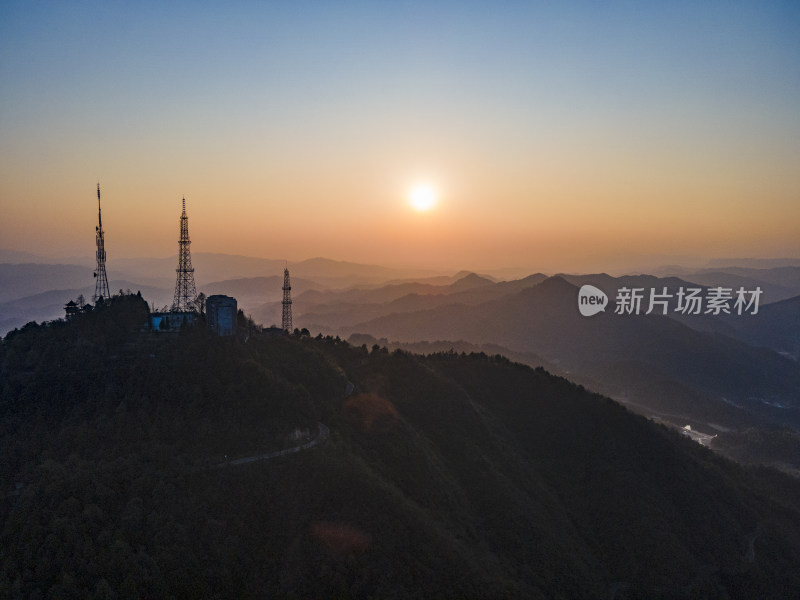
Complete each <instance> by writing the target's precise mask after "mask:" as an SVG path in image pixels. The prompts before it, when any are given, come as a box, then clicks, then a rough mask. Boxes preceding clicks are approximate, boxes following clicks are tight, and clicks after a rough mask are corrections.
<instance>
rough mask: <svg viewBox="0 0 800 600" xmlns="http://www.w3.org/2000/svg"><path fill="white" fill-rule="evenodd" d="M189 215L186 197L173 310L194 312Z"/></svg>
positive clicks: (194, 293) (195, 289)
mask: <svg viewBox="0 0 800 600" xmlns="http://www.w3.org/2000/svg"><path fill="white" fill-rule="evenodd" d="M191 243H192V242H191V241H190V240H189V217H187V216H186V198H184V199H183V212H182V213H181V239H180V240H178V268H177V269H175V271H176V272H177V274H178V278H177V280H176V282H175V297H174V298H173V300H172V312H194V311H195V300H196V299H197V288H196V287H195V285H194V268H193V267H192V255H191V253H190V252H189V245H190V244H191Z"/></svg>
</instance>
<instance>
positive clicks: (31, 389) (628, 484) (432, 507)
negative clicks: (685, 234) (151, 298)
mask: <svg viewBox="0 0 800 600" xmlns="http://www.w3.org/2000/svg"><path fill="white" fill-rule="evenodd" d="M144 314H146V304H145V303H144V301H143V300H141V298H138V297H136V296H124V297H117V298H115V299H114V301H113V302H111V303H109V304H108V305H107V306H105V307H103V308H102V309H101V310H97V309H96V310H95V311H93V312H92V313H91V314H89V315H81V319H77V320H74V321H73V322H71V323H63V322H59V323H52V324H46V325H39V326H35V325H30V326H27V327H25V328H23V329H22V330H20V331H16V332H14V333H12V334H10V335H9V336H7V337H6V339H4V340H3V343H2V344H1V345H0V352H1V353H2V354H0V375H1V377H0V382H2V383H1V384H0V385H1V386H2V387H0V423H1V424H2V425H1V427H2V429H0V444H1V445H0V449H2V455H3V457H4V461H3V462H2V471H1V472H0V485H2V488H1V489H2V490H3V496H4V500H3V502H2V504H0V506H2V513H0V518H1V519H2V538H1V539H0V595H3V596H6V597H15V595H16V596H20V597H29V596H36V595H39V596H42V597H47V596H50V597H73V596H76V595H77V596H84V597H90V598H106V597H114V594H116V595H117V597H130V598H137V597H163V598H188V597H195V598H196V597H208V598H247V597H251V598H258V597H265V596H281V597H298V598H300V597H356V598H367V597H388V596H391V597H396V598H403V597H420V596H424V597H453V598H456V597H458V598H464V597H474V598H476V597H496V598H501V597H527V598H552V597H584V598H592V597H595V598H608V597H609V596H611V597H615V598H628V597H639V596H641V595H648V596H652V595H659V596H663V597H675V598H681V597H687V598H688V597H697V596H699V595H708V596H711V597H724V596H727V597H732V598H735V597H742V598H745V597H778V596H782V597H785V596H787V595H791V594H792V593H797V591H798V590H800V577H798V573H800V511H798V509H797V506H798V505H800V504H799V503H798V501H800V485H798V482H797V481H795V480H792V479H790V478H788V477H786V476H783V475H782V474H780V473H778V472H776V471H772V470H768V469H758V470H754V469H745V468H743V467H740V466H738V465H736V464H734V463H732V462H729V461H727V460H726V459H723V458H721V457H718V456H716V455H714V454H713V453H712V452H710V451H709V450H708V449H705V448H703V447H701V446H699V445H698V444H696V443H694V442H691V441H689V440H687V439H685V438H683V437H681V436H679V435H678V434H677V433H675V432H673V431H672V430H669V429H666V428H665V427H662V426H659V425H656V424H654V423H652V422H650V421H647V420H646V419H644V418H643V417H640V416H636V415H634V414H632V413H630V412H628V411H627V410H626V409H625V408H623V407H622V406H620V405H619V404H617V403H615V402H613V401H611V400H609V399H607V398H604V397H602V396H599V395H597V394H592V393H590V392H588V391H586V390H585V389H583V388H582V387H580V386H577V385H575V384H572V383H570V382H569V381H567V380H565V379H562V378H559V377H555V376H552V375H550V374H549V373H547V372H546V371H544V370H543V369H532V368H530V367H527V366H523V365H519V364H516V363H512V362H510V361H508V360H507V359H504V358H502V357H500V356H494V357H491V356H487V355H485V354H470V355H467V354H457V353H454V352H452V353H438V354H432V355H429V356H427V357H423V356H417V355H411V354H408V353H406V352H394V353H389V352H387V351H386V350H384V349H382V348H380V347H378V346H374V347H373V348H367V347H366V346H362V347H354V346H350V345H348V344H346V343H344V342H342V341H341V340H339V339H338V338H330V337H327V338H323V337H322V336H318V337H317V338H311V337H308V336H302V335H297V336H283V337H277V338H275V337H261V336H258V335H251V336H250V337H249V338H247V341H246V342H245V341H244V340H245V338H235V337H234V338H219V337H214V336H211V335H210V334H209V333H208V332H207V331H206V330H204V329H202V328H193V329H186V330H184V331H182V332H181V333H176V334H150V333H143V332H141V331H139V327H138V321H139V320H140V319H141V318H142V316H143V315H144ZM323 427H324V428H325V429H326V430H328V431H329V437H327V436H326V439H322V441H321V443H318V444H317V445H313V444H310V440H311V441H314V440H316V441H320V440H321V438H320V434H321V433H322V432H323ZM304 445H307V448H308V449H300V450H299V451H297V452H294V453H291V454H286V455H285V456H276V457H273V458H269V459H262V460H254V461H253V462H250V463H247V464H237V463H236V462H235V461H236V460H237V459H239V458H244V457H249V456H254V457H258V456H264V455H266V454H273V455H274V454H275V453H276V452H277V451H280V450H281V449H283V448H295V447H297V448H300V447H301V446H304Z"/></svg>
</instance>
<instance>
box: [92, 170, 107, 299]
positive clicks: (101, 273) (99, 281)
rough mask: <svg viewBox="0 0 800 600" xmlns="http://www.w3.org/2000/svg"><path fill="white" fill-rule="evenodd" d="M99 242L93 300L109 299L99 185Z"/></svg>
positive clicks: (97, 235) (97, 233)
mask: <svg viewBox="0 0 800 600" xmlns="http://www.w3.org/2000/svg"><path fill="white" fill-rule="evenodd" d="M95 232H96V236H95V237H96V238H97V239H96V241H97V268H96V269H95V271H94V277H95V281H94V296H92V300H93V301H94V302H97V301H98V300H100V299H108V298H110V297H111V293H110V292H109V291H108V275H106V245H105V239H104V237H103V215H102V214H101V213H100V184H99V183H98V184H97V227H95Z"/></svg>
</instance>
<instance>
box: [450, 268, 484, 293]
mask: <svg viewBox="0 0 800 600" xmlns="http://www.w3.org/2000/svg"><path fill="white" fill-rule="evenodd" d="M462 273H463V271H462ZM460 274H461V273H459V275H460ZM457 277H458V275H457ZM492 284H494V281H492V280H491V279H488V278H486V277H484V276H482V275H478V274H477V273H469V272H468V273H467V274H466V275H464V276H462V277H460V278H458V279H457V280H456V281H455V282H454V283H453V284H452V285H451V286H450V287H451V288H452V289H454V290H468V289H472V288H476V287H480V286H484V285H492Z"/></svg>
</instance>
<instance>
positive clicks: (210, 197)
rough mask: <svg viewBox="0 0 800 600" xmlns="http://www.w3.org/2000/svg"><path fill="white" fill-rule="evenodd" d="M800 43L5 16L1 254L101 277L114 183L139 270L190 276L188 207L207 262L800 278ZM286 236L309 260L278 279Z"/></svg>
mask: <svg viewBox="0 0 800 600" xmlns="http://www.w3.org/2000/svg"><path fill="white" fill-rule="evenodd" d="M798 31H800V4H798V3H796V2H786V3H777V2H766V3H754V2H741V3H739V2H700V3H688V2H686V3H684V2H675V3H640V2H626V3H616V2H611V3H595V2H577V3H534V2H525V3H498V4H494V3H477V2H459V3H447V2H442V3H427V2H426V3H421V2H420V3H417V2H398V3H359V2H352V3H350V2H337V3H325V2H318V3H302V6H299V7H298V6H296V5H295V3H262V2H238V3H237V2H234V3H230V4H221V3H183V2H169V3H147V2H142V3H122V2H74V3H63V2H34V3H28V2H25V3H23V2H4V3H2V4H0V80H2V81H3V82H4V84H3V85H2V86H1V87H0V164H1V165H2V166H0V176H2V177H0V202H2V203H3V205H4V208H5V209H6V210H5V211H4V212H6V214H7V219H6V220H5V221H6V223H5V225H0V237H2V238H3V240H5V241H4V242H3V244H0V245H6V246H9V247H14V248H16V249H30V248H27V247H23V246H26V245H28V244H29V243H31V242H33V243H36V244H39V243H43V244H44V245H45V247H47V248H49V249H50V250H51V251H52V252H62V253H78V252H80V249H81V248H82V247H84V246H85V245H86V244H85V241H86V240H85V239H83V236H82V235H78V234H77V231H78V229H77V228H79V227H82V226H83V225H81V224H80V223H81V221H80V219H79V218H78V217H77V215H76V214H75V211H74V207H75V206H76V205H78V204H80V203H81V202H84V200H88V201H90V200H91V195H92V194H91V191H92V188H93V186H94V183H95V182H96V180H97V179H100V180H101V182H102V184H103V185H104V186H106V187H105V188H104V189H107V190H108V196H109V211H110V215H109V216H110V217H111V215H112V214H113V216H114V218H116V219H117V221H118V222H120V223H124V224H125V227H123V228H121V229H120V230H119V231H118V232H117V234H118V235H117V238H116V242H117V251H118V252H121V253H123V254H126V255H132V254H136V253H140V254H144V253H147V252H144V248H143V246H144V244H143V242H142V240H143V239H144V240H146V242H147V244H148V246H147V250H148V252H149V253H150V254H155V255H160V254H165V253H168V252H171V251H172V248H171V247H172V245H173V244H174V240H173V239H172V238H173V237H174V234H169V232H170V231H171V230H172V229H174V223H172V221H171V220H170V219H171V218H172V216H173V215H172V214H171V212H169V211H168V208H169V207H171V206H172V203H174V202H176V197H177V201H179V200H180V196H181V195H184V194H185V195H186V196H187V199H189V201H190V207H192V208H193V209H194V210H195V213H196V214H197V215H198V217H199V219H197V220H198V221H199V222H198V223H196V224H195V221H193V225H195V226H197V227H199V231H201V232H203V234H204V235H205V239H206V240H207V242H208V244H207V245H208V247H207V249H208V250H209V251H229V252H231V253H242V254H257V255H261V256H276V255H277V256H283V255H285V254H289V255H291V256H292V257H296V258H298V259H300V258H305V257H307V256H305V255H316V254H325V255H331V256H332V257H333V258H347V259H359V258H360V257H362V256H364V255H365V253H367V252H371V251H370V250H369V249H370V248H372V249H374V248H375V246H376V244H378V243H381V245H382V247H384V248H385V250H384V251H383V252H382V253H378V255H376V256H374V258H376V259H381V260H385V261H388V262H397V261H398V260H399V259H400V255H401V254H402V253H405V254H404V255H405V256H408V257H409V258H410V259H413V260H423V259H426V260H427V259H429V258H430V257H431V256H436V257H441V262H442V264H447V265H452V266H456V265H455V262H456V261H458V260H462V259H461V258H460V257H463V262H464V263H467V264H465V265H464V266H468V264H469V263H470V262H474V261H476V260H478V259H481V260H483V259H484V258H485V257H486V256H487V253H491V252H493V251H494V250H493V249H495V248H496V249H497V252H496V254H494V255H492V259H491V262H492V264H495V263H497V264H498V265H500V264H503V265H506V264H508V263H512V262H516V263H517V264H520V263H522V262H525V261H528V262H531V260H532V259H531V260H529V259H530V256H531V255H536V256H547V260H546V261H545V263H547V264H550V263H552V262H557V261H558V259H559V257H566V258H565V266H566V265H567V264H573V263H574V264H576V265H577V264H578V263H579V262H580V254H579V253H576V252H575V251H574V249H570V248H568V247H567V246H566V245H565V242H563V240H564V239H568V240H572V241H573V242H574V240H577V239H585V236H586V235H589V231H590V230H591V229H592V228H594V227H597V228H598V229H599V232H598V233H596V235H595V237H592V241H593V243H594V244H596V246H597V247H601V248H603V249H605V250H604V251H607V255H608V256H609V257H611V256H621V255H631V254H635V253H637V252H640V253H653V254H663V255H680V254H686V255H707V256H715V255H717V256H718V255H725V254H729V253H731V252H733V251H734V250H737V249H739V248H738V247H737V246H740V245H741V246H743V248H742V249H743V250H746V252H747V253H749V254H754V255H786V254H798V253H800V249H799V248H798V246H797V243H796V242H793V241H792V230H791V228H790V227H789V226H788V225H787V219H788V221H791V220H794V222H795V223H800V213H799V212H798V210H800V209H798V208H797V206H798V205H800V202H798V200H800V198H798V193H800V182H798V175H797V174H796V173H795V171H797V168H796V165H797V164H799V163H798V160H799V159H800V111H799V110H798V106H800V42H799V41H798V39H800V36H798V35H797V32H798ZM415 178H426V179H432V180H434V181H435V183H436V185H437V186H438V187H439V188H440V190H441V196H442V202H441V209H440V210H439V211H438V214H436V215H430V216H428V217H426V219H427V221H426V223H425V224H419V223H416V224H415V222H414V221H411V220H410V219H413V218H414V217H411V216H408V215H404V214H401V211H402V209H401V208H399V206H401V205H402V195H403V191H402V189H403V187H404V186H405V185H407V184H409V183H410V182H412V181H413V180H414V179H415ZM86 190H88V192H86ZM112 198H116V199H118V200H119V205H118V206H116V205H115V204H114V201H113V200H112ZM193 203H194V204H193ZM43 204H47V205H48V206H49V207H51V214H52V215H53V220H52V222H48V223H42V221H41V218H40V214H39V213H38V212H37V211H38V209H35V208H33V207H35V206H41V205H43ZM222 205H226V206H228V207H231V206H234V207H235V208H234V210H235V211H236V213H235V215H233V216H232V217H230V223H229V222H228V220H227V219H228V218H229V216H230V215H228V214H226V215H225V216H220V215H218V214H217V213H216V212H215V211H216V210H219V207H220V206H222ZM754 206H757V207H758V209H757V211H756V209H754ZM230 210H231V208H228V209H227V211H228V212H229V211H230ZM114 211H117V213H116V214H114ZM142 211H145V212H147V213H149V214H150V215H151V216H150V218H147V219H146V218H144V217H142V216H140V214H139V213H140V212H142ZM162 211H164V213H165V217H164V222H163V223H162V222H161V220H160V219H153V218H152V215H153V214H159V215H160V214H161V212H162ZM173 212H176V215H175V219H172V220H176V219H177V213H178V211H173ZM692 213H694V214H692ZM190 214H191V211H190ZM234 217H237V218H238V219H239V222H240V223H241V226H242V227H244V229H245V232H246V233H244V234H242V232H241V231H240V232H239V233H238V234H237V235H236V236H233V235H232V234H230V233H229V230H230V229H231V228H233V227H238V226H239V225H234V223H235V221H236V219H235V218H234ZM275 220H280V221H286V222H292V221H294V222H302V223H303V231H306V232H307V236H308V237H307V238H303V236H302V235H301V236H300V239H298V238H297V235H295V236H294V238H292V239H289V236H288V235H287V236H286V237H285V238H284V237H281V235H283V234H277V236H276V237H275V246H278V247H280V249H281V251H282V252H283V254H276V252H278V248H277V247H274V246H272V245H270V243H268V242H266V241H264V240H263V239H259V235H258V230H257V229H255V225H253V222H254V221H263V222H267V221H275ZM154 221H155V222H156V223H157V224H153V222H154ZM542 222H545V223H546V224H547V227H545V226H544V225H543V224H542ZM112 223H113V218H112V219H111V220H109V225H108V226H109V227H112ZM203 223H207V224H208V225H207V231H206V229H204V225H203ZM348 223H349V224H354V225H358V226H359V227H364V228H365V231H364V236H363V237H364V242H363V244H362V245H359V244H358V243H356V242H353V241H352V240H350V241H347V240H341V239H338V238H337V237H336V236H334V235H332V234H331V233H330V228H331V224H334V225H336V226H337V227H344V226H345V224H348ZM401 224H402V225H403V226H405V227H407V228H408V231H407V235H405V236H404V233H403V230H402V228H400V225H401ZM633 224H635V227H636V228H638V229H639V231H638V233H637V234H636V235H634V234H632V233H630V231H631V228H632V227H633V226H634V225H633ZM223 225H224V230H223ZM34 227H35V231H34V230H33V228H34ZM215 227H216V229H215ZM250 227H252V230H251V229H250ZM134 228H135V229H134ZM366 228H368V231H367V230H366ZM795 229H797V227H796V226H795ZM23 232H26V233H23ZM756 234H758V235H756ZM39 235H41V236H42V237H43V240H44V241H40V240H38V238H37V236H39ZM165 236H166V237H165ZM796 237H800V236H796ZM162 238H163V239H164V241H163V242H162V241H161V240H162ZM532 239H536V240H538V241H537V242H536V244H534V243H533V242H530V241H526V240H532ZM510 240H513V243H512V241H510ZM548 240H549V241H548ZM670 240H672V241H670ZM317 242H318V243H317ZM109 243H111V236H109ZM292 244H294V245H292ZM409 245H411V246H414V247H415V248H418V251H419V255H418V256H417V255H416V254H414V253H412V254H411V255H410V256H409V255H408V247H409ZM573 245H574V243H573ZM112 247H113V245H112ZM456 247H457V248H460V249H461V251H460V252H459V251H458V250H456V249H454V248H456ZM475 247H479V248H481V250H480V253H477V251H474V250H472V249H471V248H475ZM89 251H91V249H90V250H89ZM570 253H571V254H570ZM304 254H305V255H304ZM486 260H488V259H486ZM545 266H546V265H545Z"/></svg>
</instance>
